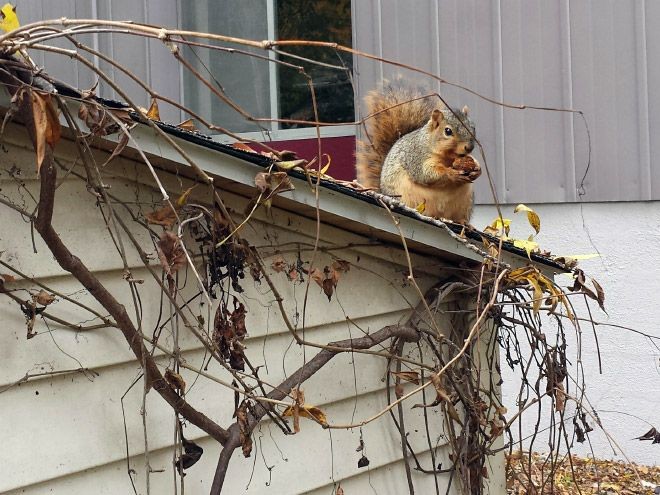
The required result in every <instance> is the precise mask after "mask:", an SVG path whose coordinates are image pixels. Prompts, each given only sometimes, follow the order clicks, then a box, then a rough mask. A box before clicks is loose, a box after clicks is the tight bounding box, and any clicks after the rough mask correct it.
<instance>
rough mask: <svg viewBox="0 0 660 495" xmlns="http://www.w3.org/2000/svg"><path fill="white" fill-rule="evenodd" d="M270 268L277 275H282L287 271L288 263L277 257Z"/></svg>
mask: <svg viewBox="0 0 660 495" xmlns="http://www.w3.org/2000/svg"><path fill="white" fill-rule="evenodd" d="M270 267H271V268H272V269H273V270H274V271H275V272H277V273H281V272H283V271H284V270H285V269H286V261H285V260H284V258H282V256H279V255H278V256H276V257H275V258H274V259H273V261H272V263H271V264H270Z"/></svg>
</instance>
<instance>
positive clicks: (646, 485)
mask: <svg viewBox="0 0 660 495" xmlns="http://www.w3.org/2000/svg"><path fill="white" fill-rule="evenodd" d="M571 461H572V462H571ZM558 463H559V466H558V468H557V470H556V473H555V476H554V486H551V483H550V480H549V479H548V480H546V483H545V486H544V487H543V491H542V492H541V490H540V489H541V485H542V484H543V479H544V478H548V472H549V470H550V467H549V462H548V458H547V456H543V455H540V454H533V456H532V463H531V468H530V465H529V458H528V456H527V455H526V454H525V455H522V456H521V455H520V454H519V453H516V452H514V453H513V454H511V455H510V456H508V457H507V493H508V494H510V495H523V494H538V495H541V494H542V495H546V494H556V495H568V494H575V493H578V494H579V493H582V494H584V495H587V494H589V495H594V494H597V495H614V494H621V495H633V494H634V495H637V494H644V495H646V494H652V495H657V494H660V466H655V467H650V466H640V465H637V464H634V463H632V464H631V463H623V462H618V461H608V460H599V459H592V458H584V457H577V456H572V457H571V459H569V458H568V457H566V456H564V457H563V458H560V459H559V460H558ZM571 463H572V465H573V466H572V468H571ZM529 473H531V476H530V475H529ZM573 473H574V474H573ZM530 478H531V482H532V483H533V484H534V486H535V488H532V487H530ZM530 488H531V489H530Z"/></svg>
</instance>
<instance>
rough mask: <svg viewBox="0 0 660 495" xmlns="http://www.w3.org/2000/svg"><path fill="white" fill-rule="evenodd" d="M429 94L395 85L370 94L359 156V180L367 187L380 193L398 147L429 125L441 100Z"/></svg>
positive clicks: (357, 167) (366, 99) (358, 146)
mask: <svg viewBox="0 0 660 495" xmlns="http://www.w3.org/2000/svg"><path fill="white" fill-rule="evenodd" d="M425 94H429V92H428V91H424V89H423V88H414V87H413V88H411V87H410V86H406V85H405V83H403V82H401V83H399V82H397V81H395V82H393V83H387V84H386V85H384V87H383V89H382V90H374V91H371V92H369V93H368V94H367V96H366V98H365V103H366V107H367V115H368V116H369V117H368V118H367V120H366V122H365V124H366V132H365V134H364V136H363V137H364V139H363V140H361V141H359V142H358V145H357V152H356V164H355V167H356V171H357V180H358V182H359V183H360V184H362V185H363V186H365V187H368V188H373V189H378V188H379V185H380V171H381V168H382V167H383V161H384V160H385V157H386V156H387V153H388V152H389V151H390V149H391V148H392V146H393V145H394V143H395V142H396V141H397V140H398V139H399V138H400V137H401V136H403V135H404V134H408V133H409V132H412V131H414V130H415V129H419V128H420V127H422V126H423V125H424V124H426V123H427V122H428V120H429V118H430V116H431V113H432V112H433V109H434V108H437V106H438V105H437V103H438V99H437V98H436V97H433V96H429V97H426V98H422V97H423V96H424V95H425Z"/></svg>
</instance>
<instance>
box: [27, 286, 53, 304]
mask: <svg viewBox="0 0 660 495" xmlns="http://www.w3.org/2000/svg"><path fill="white" fill-rule="evenodd" d="M32 300H33V301H34V302H35V303H37V304H39V305H41V306H48V305H49V304H51V303H52V302H53V301H55V296H54V295H52V294H49V293H48V292H46V291H45V290H43V289H42V290H40V291H39V292H38V293H37V294H32Z"/></svg>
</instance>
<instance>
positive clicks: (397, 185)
mask: <svg viewBox="0 0 660 495" xmlns="http://www.w3.org/2000/svg"><path fill="white" fill-rule="evenodd" d="M365 100H366V105H367V110H368V113H369V115H370V116H371V117H370V118H369V119H368V120H367V126H366V135H367V140H366V141H361V142H359V143H358V149H357V153H356V171H357V180H358V182H359V183H360V184H361V185H363V186H365V187H367V188H371V189H376V190H379V191H380V192H381V193H383V194H387V195H389V196H396V197H399V198H400V200H401V201H402V202H403V203H404V204H405V205H407V206H409V207H411V208H418V207H420V205H424V210H423V212H424V214H425V215H428V216H432V217H436V218H444V219H448V220H452V221H454V222H457V223H463V224H467V223H468V222H469V220H470V215H471V214H472V202H473V198H474V192H473V190H472V182H473V181H474V180H475V179H477V178H478V177H479V176H480V175H481V166H480V165H479V163H478V162H477V161H476V160H475V159H474V158H473V157H472V156H471V155H470V153H471V152H472V150H473V149H474V142H475V127H474V123H473V122H472V120H471V119H470V117H469V116H468V111H469V110H468V108H467V107H463V109H462V110H452V109H450V108H447V107H444V106H443V107H442V108H437V106H436V105H435V104H434V102H433V101H432V99H431V97H423V92H422V91H421V90H420V89H417V88H410V87H406V86H404V85H403V84H399V85H387V86H385V87H384V88H383V90H382V91H378V90H374V91H371V92H370V93H369V94H368V95H367V97H366V98H365Z"/></svg>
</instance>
